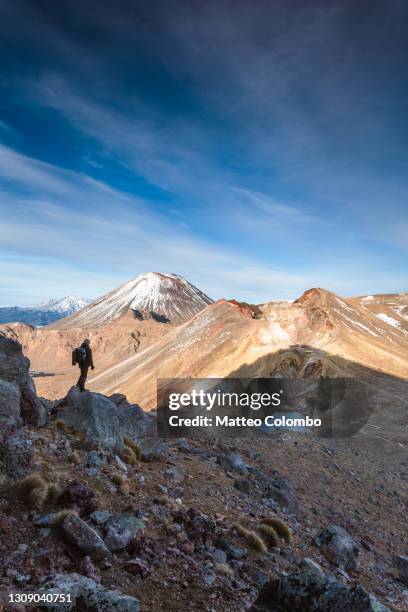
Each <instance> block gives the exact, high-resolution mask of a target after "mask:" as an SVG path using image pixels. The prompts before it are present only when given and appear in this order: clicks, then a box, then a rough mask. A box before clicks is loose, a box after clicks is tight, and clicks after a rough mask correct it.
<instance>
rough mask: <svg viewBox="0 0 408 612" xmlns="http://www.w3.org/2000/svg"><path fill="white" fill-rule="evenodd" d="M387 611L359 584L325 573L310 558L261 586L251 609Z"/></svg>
mask: <svg viewBox="0 0 408 612" xmlns="http://www.w3.org/2000/svg"><path fill="white" fill-rule="evenodd" d="M269 610H270V611H272V610H273V612H287V610H291V612H304V611H305V610H308V612H343V611H344V610H353V612H387V610H389V608H387V607H386V606H383V605H382V604H381V603H380V602H379V601H378V600H377V599H376V598H375V597H374V595H371V593H368V592H367V591H366V590H365V589H364V588H363V587H362V586H361V585H359V584H357V585H353V586H348V585H346V584H343V583H341V582H338V581H337V580H335V579H334V578H332V577H331V576H327V575H326V574H325V573H324V572H323V570H322V569H321V568H320V566H319V565H318V564H317V563H315V562H314V561H312V560H311V559H304V560H303V561H302V563H301V566H300V569H299V570H298V571H296V572H293V573H292V574H289V575H288V576H283V577H281V578H277V579H275V580H270V581H269V582H267V583H266V584H265V585H264V586H263V588H262V589H261V591H260V593H259V595H258V597H257V599H256V601H255V603H254V605H253V606H252V607H251V612H267V611H269Z"/></svg>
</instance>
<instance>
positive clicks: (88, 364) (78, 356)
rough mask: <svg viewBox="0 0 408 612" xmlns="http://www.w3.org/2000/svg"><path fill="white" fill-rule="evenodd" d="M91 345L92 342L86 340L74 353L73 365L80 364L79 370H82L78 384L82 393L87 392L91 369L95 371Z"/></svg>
mask: <svg viewBox="0 0 408 612" xmlns="http://www.w3.org/2000/svg"><path fill="white" fill-rule="evenodd" d="M90 344H91V341H90V340H89V338H85V340H84V341H83V343H82V344H81V346H80V347H79V348H76V349H74V350H73V351H72V365H77V364H78V366H79V369H80V370H81V375H80V377H79V378H78V382H77V384H76V386H77V387H79V389H80V391H85V383H86V379H87V377H88V370H89V368H91V370H94V369H95V366H94V364H93V359H92V349H91V347H90Z"/></svg>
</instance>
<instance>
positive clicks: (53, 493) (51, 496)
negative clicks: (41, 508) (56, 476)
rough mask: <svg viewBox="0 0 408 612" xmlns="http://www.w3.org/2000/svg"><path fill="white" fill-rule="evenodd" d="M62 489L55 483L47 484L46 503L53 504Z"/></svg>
mask: <svg viewBox="0 0 408 612" xmlns="http://www.w3.org/2000/svg"><path fill="white" fill-rule="evenodd" d="M61 493H62V490H61V488H60V487H59V486H58V485H56V484H50V485H48V490H47V499H46V501H47V503H49V504H54V503H55V502H56V501H57V499H58V497H59V496H60V495H61Z"/></svg>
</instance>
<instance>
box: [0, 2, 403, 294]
mask: <svg viewBox="0 0 408 612" xmlns="http://www.w3.org/2000/svg"><path fill="white" fill-rule="evenodd" d="M407 21H408V6H407V4H406V3H405V2H403V1H396V0H392V1H390V2H388V3H384V2H376V1H368V0H367V1H362V2H357V3H356V2H354V1H353V2H351V1H350V2H348V1H343V0H342V1H341V2H326V1H324V2H323V1H322V2H319V1H313V2H311V1H310V2H309V1H305V0H302V1H295V0H291V1H290V2H287V1H282V2H280V1H276V0H272V1H269V0H268V1H266V0H265V1H263V0H257V2H248V1H245V2H244V1H241V0H234V1H233V0H229V1H223V0H217V1H212V0H206V1H202V0H195V2H187V0H185V1H183V2H181V1H174V0H166V2H164V1H163V0H162V1H156V2H155V1H153V2H150V1H149V2H148V3H147V2H142V1H140V2H139V1H138V0H132V1H130V0H129V1H126V0H117V1H116V2H110V1H109V2H108V1H106V2H96V1H93V0H92V1H91V0H83V1H82V2H80V3H79V2H68V1H65V0H60V1H59V2H45V1H41V0H39V1H37V2H31V1H27V2H22V1H20V0H15V1H13V2H8V1H6V0H0V60H1V64H2V74H1V78H0V100H1V102H0V215H1V221H0V305H14V304H19V305H29V304H34V303H36V302H38V301H40V300H43V299H47V298H49V297H61V296H63V295H66V294H71V293H74V294H78V295H83V296H86V297H96V296H98V295H100V294H102V293H104V292H106V291H109V290H110V289H112V288H113V287H115V286H117V285H119V284H120V283H122V282H124V281H126V280H127V279H129V278H131V277H134V276H136V275H137V274H139V273H141V272H144V271H150V270H153V271H163V272H176V273H178V274H181V275H183V276H185V277H186V278H187V279H188V280H190V281H191V282H193V283H194V284H195V285H197V286H199V287H200V288H201V289H202V290H203V291H205V292H207V293H208V294H209V295H210V296H211V297H213V298H215V299H216V298H219V297H228V298H230V297H235V298H237V299H243V300H247V301H251V302H261V301H266V300H271V299H281V298H282V299H291V298H296V297H297V296H299V295H300V294H301V293H302V292H303V291H304V290H305V289H308V288H310V287H312V286H323V287H326V288H328V289H331V290H333V291H337V292H338V293H340V294H343V295H346V296H347V295H352V294H363V293H374V292H394V291H404V290H405V291H406V290H408V282H407V264H408V254H407V250H408V239H407V233H408V206H407V194H408V189H407V187H408V172H407V170H408V168H407V166H408V156H407V137H408V114H407V108H408V73H407V70H406V66H407V65H408V42H407V38H406V31H407V25H408V24H407Z"/></svg>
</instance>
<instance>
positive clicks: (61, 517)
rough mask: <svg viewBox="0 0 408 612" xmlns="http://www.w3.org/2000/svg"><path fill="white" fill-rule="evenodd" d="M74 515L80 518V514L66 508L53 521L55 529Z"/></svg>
mask: <svg viewBox="0 0 408 612" xmlns="http://www.w3.org/2000/svg"><path fill="white" fill-rule="evenodd" d="M72 514H74V515H75V516H78V513H77V512H75V510H68V509H67V508H65V509H64V510H61V511H60V512H57V514H56V515H55V517H54V521H53V525H54V527H59V525H61V524H62V523H63V522H64V520H65V519H66V517H67V516H71V515H72Z"/></svg>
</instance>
